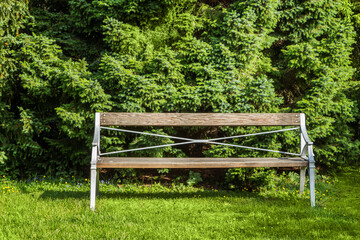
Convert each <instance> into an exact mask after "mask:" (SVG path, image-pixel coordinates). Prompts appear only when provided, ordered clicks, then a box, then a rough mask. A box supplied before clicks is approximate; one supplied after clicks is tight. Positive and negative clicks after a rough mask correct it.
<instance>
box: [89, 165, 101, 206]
mask: <svg viewBox="0 0 360 240" xmlns="http://www.w3.org/2000/svg"><path fill="white" fill-rule="evenodd" d="M90 175H91V182H90V209H91V210H93V211H94V210H95V199H96V193H97V191H98V175H99V174H98V169H96V165H95V166H91V173H90Z"/></svg>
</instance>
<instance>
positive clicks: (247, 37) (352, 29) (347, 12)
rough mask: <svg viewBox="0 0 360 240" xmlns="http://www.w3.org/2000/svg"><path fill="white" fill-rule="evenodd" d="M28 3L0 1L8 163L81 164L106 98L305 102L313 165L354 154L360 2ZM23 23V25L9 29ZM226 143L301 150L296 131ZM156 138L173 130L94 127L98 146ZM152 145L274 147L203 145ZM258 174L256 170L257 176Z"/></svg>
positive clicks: (282, 105) (0, 98) (215, 153)
mask: <svg viewBox="0 0 360 240" xmlns="http://www.w3.org/2000/svg"><path fill="white" fill-rule="evenodd" d="M29 4H30V9H28V7H27V2H26V1H24V0H18V1H15V0H6V1H2V2H1V3H0V10H1V14H0V20H1V21H0V37H1V39H0V121H1V123H0V124H1V125H0V143H1V145H0V162H2V163H3V166H4V167H3V169H5V170H4V171H12V172H13V174H14V175H22V174H25V172H26V171H28V172H31V171H51V172H55V171H58V173H59V174H61V173H63V172H65V171H68V170H69V169H72V170H73V171H82V167H83V166H85V163H86V161H88V157H89V145H86V144H89V142H90V141H91V135H92V134H91V132H92V131H93V130H92V129H93V126H92V122H93V112H94V111H101V110H106V111H122V112H229V113H231V112H246V113H256V112H261V113H264V112H304V113H306V116H307V123H308V124H307V125H308V129H309V132H310V138H311V139H312V140H313V141H314V142H315V147H314V150H315V154H316V161H317V165H318V166H320V167H322V168H325V169H331V168H341V167H342V166H344V165H346V164H347V163H355V162H356V161H358V156H359V154H360V142H359V140H358V139H359V136H360V124H359V122H360V111H359V107H358V106H359V104H360V97H359V96H360V94H359V92H360V90H359V89H360V84H359V80H358V75H359V74H358V72H359V71H358V69H359V66H360V64H359V63H360V61H358V59H360V58H359V52H360V51H359V50H358V49H359V47H358V41H359V40H358V39H359V38H358V36H359V12H360V10H359V4H358V1H357V0H347V1H341V0H330V1H328V0H319V1H312V0H306V1H298V0H285V1H279V0H250V1H242V0H239V1H235V2H232V3H231V4H230V1H195V0H186V1H174V0H150V1H142V0H136V1H123V0H101V1H100V0H49V1H45V2H44V1H38V0H34V1H31V2H30V3H29ZM29 23H30V24H29ZM24 27H26V28H24ZM22 29H23V30H22ZM21 31H23V32H27V33H30V35H28V34H20V35H18V34H19V33H21ZM352 46H354V47H355V50H354V51H353V47H352ZM69 59H72V60H69ZM79 59H81V60H79ZM269 129H276V128H261V129H256V128H252V127H251V128H189V129H179V128H164V129H156V130H155V129H145V130H146V131H149V132H157V133H161V134H171V135H180V136H187V137H193V138H210V137H221V136H225V135H228V134H233V135H236V134H243V133H245V132H247V133H249V132H250V133H253V132H258V131H260V130H263V131H267V130H269ZM232 142H233V143H236V144H241V145H252V146H255V147H262V148H271V149H275V150H284V151H288V152H298V151H299V149H298V147H297V146H298V143H299V140H298V132H286V133H281V134H275V135H272V136H261V137H260V136H259V137H256V138H245V139H234V141H232ZM155 143H156V144H169V143H173V141H171V140H169V139H155V138H153V137H149V136H141V137H139V136H133V135H130V136H128V135H125V134H122V133H109V134H108V135H106V136H104V137H103V139H102V148H103V149H102V151H116V150H121V149H127V148H134V147H140V146H148V145H151V144H155ZM133 154H134V156H135V155H136V156H141V154H143V153H141V152H135V153H133ZM147 154H148V156H159V157H161V156H174V157H179V156H185V155H187V156H212V157H233V156H243V157H245V156H256V157H258V156H280V154H267V153H264V152H252V151H248V150H241V149H232V148H228V147H221V146H212V147H210V146H207V145H205V146H197V147H194V146H193V145H190V146H189V147H186V146H184V147H181V149H177V148H170V147H168V148H164V149H156V150H155V149H154V150H153V151H149V152H148V153H147ZM144 155H146V153H145V154H143V156H144ZM25 169H26V171H25ZM234 172H237V171H234ZM259 172H261V171H259ZM231 173H232V172H229V174H230V175H231ZM241 174H243V173H241ZM244 174H245V173H244ZM254 174H255V173H254ZM235 175H238V174H235ZM260 175H261V174H260ZM260 175H256V174H255V175H254V177H255V178H256V176H257V177H259V179H260V180H259V181H263V180H261V179H262V178H261V177H260ZM249 176H250V175H249ZM235 178H236V177H235ZM256 181H258V180H256Z"/></svg>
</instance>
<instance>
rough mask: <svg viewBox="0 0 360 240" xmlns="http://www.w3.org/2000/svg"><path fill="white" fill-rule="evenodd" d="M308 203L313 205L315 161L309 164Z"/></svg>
mask: <svg viewBox="0 0 360 240" xmlns="http://www.w3.org/2000/svg"><path fill="white" fill-rule="evenodd" d="M309 181H310V203H311V206H312V207H315V163H311V162H310V164H309Z"/></svg>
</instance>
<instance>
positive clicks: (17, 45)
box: [0, 34, 108, 176]
mask: <svg viewBox="0 0 360 240" xmlns="http://www.w3.org/2000/svg"><path fill="white" fill-rule="evenodd" d="M53 42H54V41H53V40H50V39H48V38H46V37H42V36H29V35H25V34H21V35H19V36H18V37H16V38H14V37H3V38H2V39H1V41H0V46H1V50H2V51H1V53H2V54H1V58H0V59H1V65H2V66H3V67H2V69H3V71H2V76H3V79H2V83H3V87H2V88H1V95H0V97H1V103H2V104H3V105H2V106H3V110H4V111H2V116H3V117H2V118H1V128H0V139H1V143H2V144H1V150H2V151H4V152H5V154H6V157H7V160H6V161H5V165H6V166H7V171H11V172H12V174H14V175H24V176H26V174H28V173H30V172H34V171H40V172H45V171H52V173H53V174H54V173H55V172H57V173H58V174H63V172H64V171H69V168H73V173H75V171H76V169H81V166H84V164H86V163H87V160H88V159H89V157H88V153H89V151H88V146H89V145H88V144H89V143H90V142H91V132H92V131H93V130H92V129H93V126H92V122H93V116H94V115H93V113H94V112H95V111H99V110H105V109H107V106H108V105H107V102H108V96H107V95H105V94H104V93H103V91H102V88H101V86H100V85H99V83H97V82H96V81H94V80H91V78H90V73H89V72H88V71H87V64H86V63H85V62H84V61H79V62H74V61H72V60H63V59H61V58H60V54H61V50H60V49H59V47H58V46H57V45H55V44H53ZM5 43H8V44H5ZM59 153H60V154H59ZM64 156H67V158H65V159H64ZM86 158H88V159H86Z"/></svg>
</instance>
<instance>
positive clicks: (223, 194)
mask: <svg viewBox="0 0 360 240" xmlns="http://www.w3.org/2000/svg"><path fill="white" fill-rule="evenodd" d="M40 198H42V199H71V198H72V199H84V200H87V199H90V192H89V191H74V190H71V191H64V190H63V191H60V190H59V191H57V190H47V191H44V192H43V193H42V194H41V195H40ZM186 198H187V199H194V198H209V199H210V198H219V199H224V200H225V199H226V200H229V199H241V198H243V199H254V200H255V199H256V200H257V201H261V202H271V204H272V205H281V206H284V204H285V205H293V204H294V203H295V202H298V201H299V199H296V198H293V199H284V198H281V197H273V196H266V197H264V196H262V195H260V194H259V193H256V192H251V193H250V192H235V191H219V192H214V191H210V190H209V191H206V190H205V191H193V192H147V193H146V192H125V191H124V192H121V191H118V192H103V193H102V192H101V191H100V194H99V196H98V199H99V200H101V199H186ZM301 201H302V200H301Z"/></svg>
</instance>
